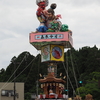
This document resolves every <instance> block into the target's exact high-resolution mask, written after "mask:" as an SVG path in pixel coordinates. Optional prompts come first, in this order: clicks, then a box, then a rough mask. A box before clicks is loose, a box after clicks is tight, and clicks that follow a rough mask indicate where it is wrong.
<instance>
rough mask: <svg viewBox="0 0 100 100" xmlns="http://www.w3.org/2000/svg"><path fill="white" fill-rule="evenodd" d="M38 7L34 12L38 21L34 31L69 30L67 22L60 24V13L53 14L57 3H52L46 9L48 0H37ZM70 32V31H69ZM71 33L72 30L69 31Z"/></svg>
mask: <svg viewBox="0 0 100 100" xmlns="http://www.w3.org/2000/svg"><path fill="white" fill-rule="evenodd" d="M36 3H37V5H38V9H37V12H36V15H37V18H38V20H39V22H40V25H39V27H38V28H37V29H36V30H37V31H36V32H66V31H70V30H69V29H68V25H67V24H62V23H61V21H60V18H61V15H55V11H54V9H56V7H57V5H56V4H55V3H52V4H51V5H50V8H49V9H48V10H46V7H47V6H48V0H37V1H36ZM70 32H71V31H70ZM71 34H72V32H71Z"/></svg>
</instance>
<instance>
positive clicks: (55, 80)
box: [39, 73, 66, 83]
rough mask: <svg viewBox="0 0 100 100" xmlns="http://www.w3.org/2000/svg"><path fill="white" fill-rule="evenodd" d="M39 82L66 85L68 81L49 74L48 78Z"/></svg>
mask: <svg viewBox="0 0 100 100" xmlns="http://www.w3.org/2000/svg"><path fill="white" fill-rule="evenodd" d="M39 81H40V82H41V83H50V82H55V83H65V82H66V81H64V80H62V79H61V78H56V77H54V75H53V74H51V73H49V74H48V75H47V77H46V78H44V79H40V80H39Z"/></svg>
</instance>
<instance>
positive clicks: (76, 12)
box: [0, 0, 100, 69]
mask: <svg viewBox="0 0 100 100" xmlns="http://www.w3.org/2000/svg"><path fill="white" fill-rule="evenodd" d="M51 3H57V8H56V9H55V13H56V14H61V15H62V19H61V21H62V23H63V24H67V25H68V26H69V29H70V30H72V32H73V43H74V44H73V46H74V48H75V49H76V50H77V49H79V48H82V47H84V46H90V47H93V46H94V45H96V46H97V47H98V48H100V0H49V6H50V4H51ZM49 6H48V7H47V9H48V8H49ZM37 8H38V6H37V5H36V0H0V69H1V68H5V69H6V67H7V66H8V65H9V63H10V61H11V58H12V57H13V56H16V57H17V56H18V55H19V54H20V53H22V52H24V51H28V52H30V53H31V54H32V55H34V56H36V55H37V54H38V53H39V52H38V51H37V50H36V49H35V48H34V47H33V46H32V45H31V44H30V43H29V33H30V32H32V31H33V32H34V31H35V30H36V28H37V27H38V26H39V21H38V20H37V17H36V10H37Z"/></svg>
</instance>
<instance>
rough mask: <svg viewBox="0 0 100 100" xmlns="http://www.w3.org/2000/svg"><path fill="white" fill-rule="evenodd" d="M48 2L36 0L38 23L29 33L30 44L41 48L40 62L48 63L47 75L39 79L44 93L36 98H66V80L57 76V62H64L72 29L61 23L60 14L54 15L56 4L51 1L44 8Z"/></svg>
mask: <svg viewBox="0 0 100 100" xmlns="http://www.w3.org/2000/svg"><path fill="white" fill-rule="evenodd" d="M48 3H49V1H48V0H36V4H37V6H38V9H37V11H36V16H37V19H38V20H39V22H40V25H39V27H37V28H36V31H35V32H31V33H30V34H29V41H30V44H32V45H33V46H34V47H35V48H36V49H37V50H41V62H42V63H45V62H46V63H48V66H47V71H48V74H47V76H46V77H45V78H44V79H40V80H39V82H40V83H41V88H42V89H43V92H44V93H43V95H38V99H67V98H68V95H65V94H63V93H62V91H63V90H64V84H65V83H66V81H65V80H63V79H61V78H57V63H62V62H64V49H66V48H72V47H73V39H72V31H71V30H69V29H68V25H67V24H62V22H61V21H60V18H61V15H55V11H54V10H55V9H56V7H57V5H56V4H55V3H52V4H51V5H50V8H49V9H46V7H47V6H48Z"/></svg>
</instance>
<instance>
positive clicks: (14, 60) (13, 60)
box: [11, 56, 16, 100]
mask: <svg viewBox="0 0 100 100" xmlns="http://www.w3.org/2000/svg"><path fill="white" fill-rule="evenodd" d="M11 62H12V63H13V64H14V100H16V80H15V77H16V76H15V73H16V71H15V69H16V56H14V57H13V58H12V59H11Z"/></svg>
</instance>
